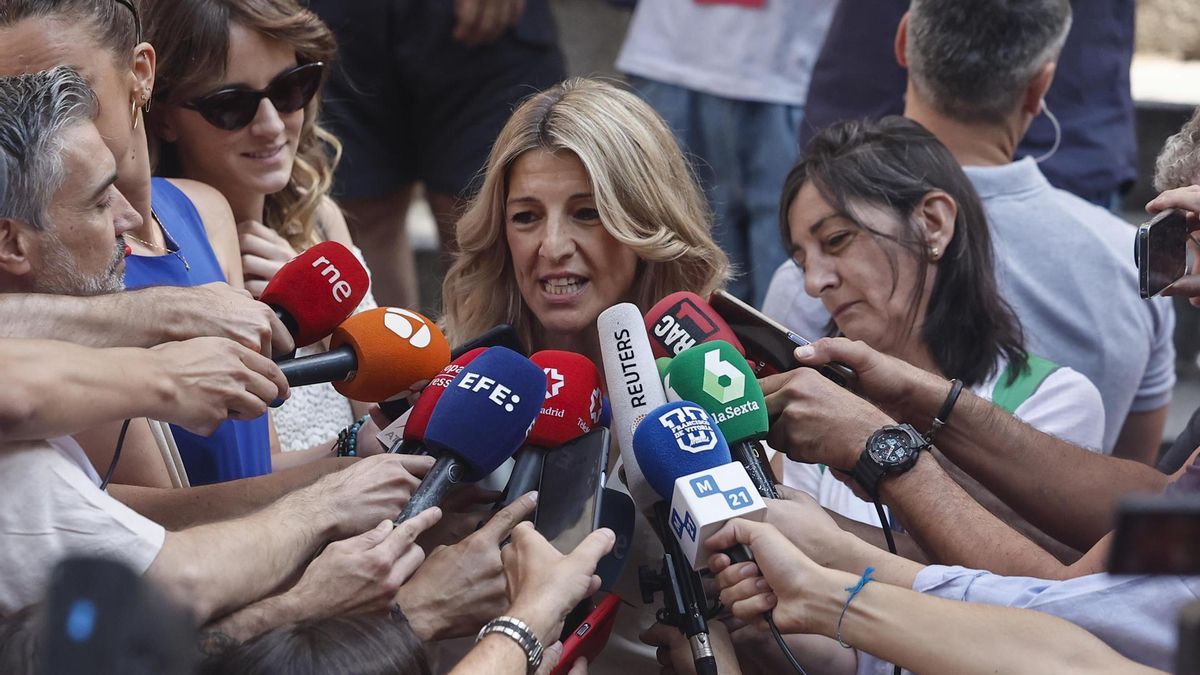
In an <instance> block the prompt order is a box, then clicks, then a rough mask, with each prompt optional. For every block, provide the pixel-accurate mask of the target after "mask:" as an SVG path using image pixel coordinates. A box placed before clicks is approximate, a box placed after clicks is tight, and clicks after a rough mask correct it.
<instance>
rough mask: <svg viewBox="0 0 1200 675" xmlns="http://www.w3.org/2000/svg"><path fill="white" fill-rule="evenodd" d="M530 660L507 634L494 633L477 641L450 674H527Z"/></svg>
mask: <svg viewBox="0 0 1200 675" xmlns="http://www.w3.org/2000/svg"><path fill="white" fill-rule="evenodd" d="M528 667H529V661H528V660H526V658H525V652H524V650H522V649H521V647H520V646H519V645H517V643H516V641H514V640H513V639H512V638H510V637H508V636H505V635H497V634H495V633H492V634H491V635H488V636H487V637H485V638H483V639H482V640H480V641H479V642H478V643H476V645H475V647H474V648H473V649H471V651H469V652H467V655H466V656H464V657H463V660H462V661H459V662H458V665H456V666H454V670H451V671H450V675H478V674H479V673H490V674H491V675H510V674H511V675H525V673H526V672H528Z"/></svg>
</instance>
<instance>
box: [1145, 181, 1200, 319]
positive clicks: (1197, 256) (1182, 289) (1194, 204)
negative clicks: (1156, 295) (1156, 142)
mask: <svg viewBox="0 0 1200 675" xmlns="http://www.w3.org/2000/svg"><path fill="white" fill-rule="evenodd" d="M1169 209H1175V210H1178V211H1182V212H1184V213H1186V214H1187V223H1188V230H1189V232H1191V233H1193V234H1192V235H1191V236H1189V237H1188V241H1187V247H1188V250H1189V251H1190V252H1191V258H1192V265H1191V270H1190V272H1189V273H1188V274H1185V275H1184V276H1183V277H1180V278H1179V280H1177V281H1176V282H1175V283H1173V284H1171V285H1170V286H1169V287H1167V288H1166V289H1165V290H1164V291H1163V292H1162V294H1163V295H1183V296H1187V297H1188V298H1189V301H1190V302H1191V304H1192V306H1193V307H1200V244H1197V242H1196V238H1195V235H1194V233H1195V231H1196V230H1197V229H1200V185H1191V186H1188V187H1183V188H1177V189H1175V190H1167V191H1166V192H1164V193H1162V194H1160V195H1159V196H1158V197H1155V198H1154V199H1153V200H1152V201H1151V202H1150V203H1149V204H1147V205H1146V211H1147V212H1148V213H1150V214H1152V215H1157V214H1159V213H1162V212H1163V211H1167V210H1169Z"/></svg>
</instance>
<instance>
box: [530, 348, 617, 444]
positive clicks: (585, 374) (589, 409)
mask: <svg viewBox="0 0 1200 675" xmlns="http://www.w3.org/2000/svg"><path fill="white" fill-rule="evenodd" d="M529 360H530V361H533V362H534V363H535V364H537V365H538V366H540V367H541V369H542V372H544V373H545V374H546V400H545V402H544V403H542V410H541V412H540V413H539V414H538V417H537V421H535V422H534V423H533V430H532V431H530V432H529V440H528V443H529V445H535V446H537V447H539V448H556V447H558V446H560V445H562V444H564V443H566V442H568V441H571V440H574V439H576V438H579V437H580V436H582V435H584V434H586V433H587V432H589V431H591V430H592V429H593V428H595V427H597V426H599V424H600V415H601V412H602V406H603V404H602V400H601V399H602V398H603V393H602V392H601V389H600V371H598V370H596V366H595V364H593V363H592V362H591V360H590V359H588V358H587V357H586V356H583V355H581V354H576V353H574V352H563V351H554V350H545V351H540V352H538V353H536V354H534V355H533V356H531V357H529Z"/></svg>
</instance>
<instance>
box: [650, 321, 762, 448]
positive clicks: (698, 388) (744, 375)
mask: <svg viewBox="0 0 1200 675" xmlns="http://www.w3.org/2000/svg"><path fill="white" fill-rule="evenodd" d="M667 383H668V386H669V387H670V389H671V392H672V393H673V394H672V396H671V398H675V397H678V398H679V399H680V400H684V401H691V402H693V403H695V404H697V405H699V406H700V407H701V408H704V409H705V410H707V411H708V412H710V413H712V415H713V417H714V418H716V420H717V424H718V425H719V426H720V427H721V432H722V433H723V434H725V438H727V439H729V441H730V442H732V443H738V442H740V441H750V440H755V439H758V438H762V437H763V436H765V435H766V433H767V428H768V424H769V422H768V421H767V403H766V400H765V399H764V398H763V392H762V387H761V386H759V384H758V380H757V379H756V378H755V377H754V372H753V371H751V370H750V366H749V365H748V364H747V363H746V359H745V358H743V357H742V355H741V354H739V353H738V351H737V350H736V349H734V347H733V345H731V344H729V343H728V342H724V341H722V340H717V341H715V342H706V343H704V344H702V345H699V346H697V347H692V348H691V349H689V350H687V351H685V352H683V353H682V354H680V355H679V356H676V357H675V358H674V359H672V360H671V365H670V366H668V367H667Z"/></svg>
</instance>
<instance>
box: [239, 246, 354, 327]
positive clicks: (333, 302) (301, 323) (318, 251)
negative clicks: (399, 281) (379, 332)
mask: <svg viewBox="0 0 1200 675" xmlns="http://www.w3.org/2000/svg"><path fill="white" fill-rule="evenodd" d="M369 286H370V280H369V278H368V277H367V270H366V269H365V268H364V267H363V266H362V263H360V262H359V261H358V258H356V257H354V254H353V253H352V252H351V251H350V249H348V248H346V247H345V246H343V245H341V244H339V243H337V242H336V241H323V242H321V243H319V244H317V245H316V246H313V247H312V248H310V249H308V250H307V251H305V252H304V253H301V254H300V255H298V256H296V257H295V258H292V259H291V260H289V261H288V262H287V263H286V264H285V265H284V266H283V267H281V268H279V271H278V272H276V273H275V276H273V277H271V280H270V281H268V282H267V287H266V288H265V289H264V290H263V293H262V297H260V298H259V300H261V301H262V302H263V303H265V304H267V305H269V306H270V307H271V309H273V310H275V314H276V315H277V316H278V317H279V320H280V321H282V322H283V325H284V326H286V327H287V329H288V332H290V333H291V334H292V340H293V341H294V342H295V343H296V347H307V346H308V345H311V344H313V343H315V342H317V341H319V340H323V339H324V338H326V337H328V336H329V334H330V333H332V332H333V330H334V329H335V328H337V327H338V325H340V324H341V323H342V322H343V321H345V320H346V319H347V318H348V317H349V316H350V314H352V313H353V312H354V310H355V309H357V308H358V304H359V303H360V302H362V299H363V296H365V295H366V294H367V288H368V287H369Z"/></svg>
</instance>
